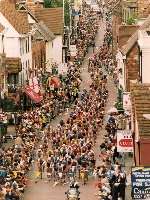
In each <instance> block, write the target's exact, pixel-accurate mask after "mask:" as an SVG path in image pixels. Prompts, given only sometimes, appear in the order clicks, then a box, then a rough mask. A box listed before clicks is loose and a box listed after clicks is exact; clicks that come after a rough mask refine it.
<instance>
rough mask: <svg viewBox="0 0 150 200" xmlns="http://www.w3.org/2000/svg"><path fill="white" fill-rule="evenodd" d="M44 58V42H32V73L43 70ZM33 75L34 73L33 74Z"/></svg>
mask: <svg viewBox="0 0 150 200" xmlns="http://www.w3.org/2000/svg"><path fill="white" fill-rule="evenodd" d="M45 58H46V45H45V41H34V42H32V71H37V70H39V69H41V68H42V69H44V67H45V62H46V60H45ZM34 75H35V73H34Z"/></svg>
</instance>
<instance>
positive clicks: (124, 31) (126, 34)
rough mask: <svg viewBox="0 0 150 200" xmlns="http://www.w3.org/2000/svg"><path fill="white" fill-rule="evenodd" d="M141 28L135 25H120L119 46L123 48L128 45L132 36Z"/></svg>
mask: <svg viewBox="0 0 150 200" xmlns="http://www.w3.org/2000/svg"><path fill="white" fill-rule="evenodd" d="M138 27H139V26H135V25H120V26H119V33H118V34H119V38H118V46H119V48H121V47H122V46H124V45H125V44H126V42H127V41H128V39H129V38H130V36H132V34H133V33H135V31H136V30H137V29H138Z"/></svg>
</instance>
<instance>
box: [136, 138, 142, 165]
mask: <svg viewBox="0 0 150 200" xmlns="http://www.w3.org/2000/svg"><path fill="white" fill-rule="evenodd" d="M137 144H138V151H139V166H140V164H141V148H140V147H141V146H140V142H139V141H138V142H137Z"/></svg>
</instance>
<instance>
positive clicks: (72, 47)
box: [70, 45, 77, 57]
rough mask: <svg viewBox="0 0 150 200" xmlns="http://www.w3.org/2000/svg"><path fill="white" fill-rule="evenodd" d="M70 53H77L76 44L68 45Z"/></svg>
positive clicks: (72, 54) (73, 54) (73, 55)
mask: <svg viewBox="0 0 150 200" xmlns="http://www.w3.org/2000/svg"><path fill="white" fill-rule="evenodd" d="M70 55H71V56H72V57H75V56H76V55H77V47H76V45H70Z"/></svg>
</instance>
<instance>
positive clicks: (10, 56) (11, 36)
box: [0, 0, 32, 84]
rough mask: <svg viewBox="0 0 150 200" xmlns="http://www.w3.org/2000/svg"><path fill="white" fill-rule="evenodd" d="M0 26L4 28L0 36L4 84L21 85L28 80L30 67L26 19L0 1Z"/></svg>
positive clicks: (9, 5) (11, 6)
mask: <svg viewBox="0 0 150 200" xmlns="http://www.w3.org/2000/svg"><path fill="white" fill-rule="evenodd" d="M0 24H1V25H2V26H3V27H4V29H3V31H2V32H1V34H0V53H4V54H5V55H6V70H7V73H8V76H7V80H6V82H7V81H8V84H18V82H20V84H21V83H22V84H23V83H25V81H26V80H27V79H28V73H27V72H28V68H29V67H30V66H31V65H32V51H31V35H30V33H29V26H28V22H27V19H26V18H25V16H24V15H22V14H21V13H19V12H18V11H17V10H16V9H15V5H14V4H12V3H10V2H9V1H8V0H1V1H0ZM7 60H8V62H7ZM17 65H18V66H17Z"/></svg>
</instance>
